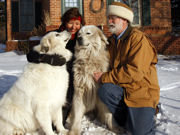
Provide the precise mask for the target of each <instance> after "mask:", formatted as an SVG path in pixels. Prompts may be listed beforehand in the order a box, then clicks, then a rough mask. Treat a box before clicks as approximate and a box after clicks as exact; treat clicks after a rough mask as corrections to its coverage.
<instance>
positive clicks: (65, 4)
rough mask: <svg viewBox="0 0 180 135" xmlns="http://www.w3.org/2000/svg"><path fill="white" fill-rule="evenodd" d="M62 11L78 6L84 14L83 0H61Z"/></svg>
mask: <svg viewBox="0 0 180 135" xmlns="http://www.w3.org/2000/svg"><path fill="white" fill-rule="evenodd" d="M61 5H62V6H61V7H62V8H61V9H62V10H61V11H62V12H61V13H62V14H64V13H65V12H66V11H67V10H68V9H70V8H72V7H77V8H79V12H80V13H81V14H83V10H82V0H62V1H61Z"/></svg>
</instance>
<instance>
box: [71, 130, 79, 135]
mask: <svg viewBox="0 0 180 135" xmlns="http://www.w3.org/2000/svg"><path fill="white" fill-rule="evenodd" d="M68 135H80V131H79V130H78V131H77V130H71V131H69V132H68Z"/></svg>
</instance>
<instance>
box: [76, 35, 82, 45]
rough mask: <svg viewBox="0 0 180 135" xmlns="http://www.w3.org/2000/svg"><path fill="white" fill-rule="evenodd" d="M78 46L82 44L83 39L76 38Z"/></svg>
mask: <svg viewBox="0 0 180 135" xmlns="http://www.w3.org/2000/svg"><path fill="white" fill-rule="evenodd" d="M77 41H78V44H79V45H82V44H83V38H82V37H78V38H77Z"/></svg>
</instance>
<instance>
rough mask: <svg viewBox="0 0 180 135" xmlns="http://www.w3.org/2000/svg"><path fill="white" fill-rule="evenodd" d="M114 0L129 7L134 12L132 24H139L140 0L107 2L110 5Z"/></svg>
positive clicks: (110, 0)
mask: <svg viewBox="0 0 180 135" xmlns="http://www.w3.org/2000/svg"><path fill="white" fill-rule="evenodd" d="M114 1H118V2H122V3H125V4H127V5H128V6H129V7H131V8H132V10H133V12H134V20H133V23H132V24H133V25H141V12H142V11H141V6H140V5H141V0H108V3H107V4H108V5H110V4H111V3H112V2H114Z"/></svg>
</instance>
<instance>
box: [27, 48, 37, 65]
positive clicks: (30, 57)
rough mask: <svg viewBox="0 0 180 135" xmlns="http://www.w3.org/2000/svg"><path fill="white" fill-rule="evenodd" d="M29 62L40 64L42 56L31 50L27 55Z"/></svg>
mask: <svg viewBox="0 0 180 135" xmlns="http://www.w3.org/2000/svg"><path fill="white" fill-rule="evenodd" d="M26 57H27V60H28V62H33V63H40V61H39V59H40V54H39V53H38V52H36V51H34V50H30V52H29V53H28V54H26Z"/></svg>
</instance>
